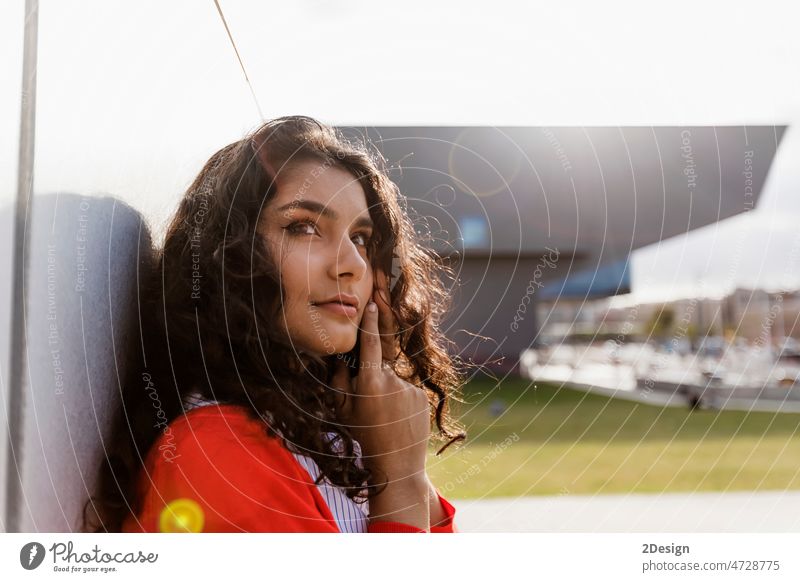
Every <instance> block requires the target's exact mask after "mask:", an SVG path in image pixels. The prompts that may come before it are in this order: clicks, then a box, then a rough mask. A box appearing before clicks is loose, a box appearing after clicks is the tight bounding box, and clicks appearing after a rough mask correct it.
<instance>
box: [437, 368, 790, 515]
mask: <svg viewBox="0 0 800 582" xmlns="http://www.w3.org/2000/svg"><path fill="white" fill-rule="evenodd" d="M463 399H464V400H465V403H463V404H462V403H457V405H456V407H454V409H453V413H454V416H456V417H457V418H459V419H460V421H461V423H462V424H463V425H464V426H465V427H466V430H467V434H468V437H467V441H466V443H465V444H464V445H462V446H460V447H458V445H453V446H451V447H450V448H449V449H448V450H447V451H445V452H444V453H443V454H442V455H441V456H439V457H436V456H435V455H433V454H431V455H430V457H429V459H428V473H429V475H430V476H431V480H432V481H433V482H434V484H435V485H436V486H437V487H438V488H439V490H440V492H441V493H442V495H444V496H445V497H452V498H454V499H464V498H476V497H481V498H488V497H506V496H522V495H559V494H562V495H579V494H583V495H585V494H595V493H597V494H604V493H633V492H638V493H644V492H648V493H655V492H691V491H755V490H784V489H800V414H773V413H766V412H752V413H746V412H731V411H725V412H720V411H694V412H692V411H690V410H689V409H688V407H687V408H686V409H683V408H663V407H659V406H651V405H647V404H640V403H635V402H627V401H624V400H618V399H613V398H606V397H603V396H597V395H590V394H586V393H584V392H580V391H577V390H570V389H567V388H560V387H559V386H557V385H552V384H545V383H541V382H535V383H534V382H532V381H529V380H523V379H518V378H514V379H507V380H505V381H503V382H502V383H499V384H498V383H497V382H495V381H494V380H491V379H484V378H481V379H475V380H473V381H471V382H470V383H469V384H468V385H467V386H465V387H464V390H463ZM493 403H494V406H493ZM500 403H502V404H503V405H504V409H505V410H504V411H502V412H501V411H500V409H501V408H503V407H501V406H500V405H499V404H500ZM493 408H496V409H497V410H494V411H493ZM456 447H458V448H456ZM431 450H432V451H433V450H435V449H434V448H433V447H432V449H431Z"/></svg>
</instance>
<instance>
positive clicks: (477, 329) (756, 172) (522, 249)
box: [342, 126, 785, 369]
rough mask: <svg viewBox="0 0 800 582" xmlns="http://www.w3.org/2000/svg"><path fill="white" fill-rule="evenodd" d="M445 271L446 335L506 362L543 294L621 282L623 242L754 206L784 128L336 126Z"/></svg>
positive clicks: (623, 285) (581, 292) (476, 357)
mask: <svg viewBox="0 0 800 582" xmlns="http://www.w3.org/2000/svg"><path fill="white" fill-rule="evenodd" d="M342 129H343V131H344V132H345V133H346V134H348V135H356V136H364V135H365V136H367V137H368V138H369V139H370V140H371V141H372V142H373V143H374V144H375V146H376V147H377V148H378V149H379V150H380V151H381V153H382V154H383V156H384V157H385V158H386V160H387V163H388V165H389V166H390V167H391V168H392V171H391V175H392V178H393V179H394V181H395V182H396V183H397V184H398V185H399V187H400V190H401V192H402V193H403V195H404V196H405V197H406V198H407V201H408V206H409V210H410V211H411V213H412V216H416V219H415V220H416V222H417V224H418V228H417V230H418V231H419V232H422V233H425V234H426V235H430V237H431V238H430V241H431V242H430V244H431V245H432V246H433V248H434V249H435V250H436V251H437V252H438V253H439V254H440V255H441V256H442V257H443V258H444V260H446V261H447V262H448V264H449V265H450V266H451V267H452V268H453V269H454V271H455V272H456V273H457V277H458V279H457V284H453V287H452V289H453V300H454V301H453V309H452V312H451V314H450V317H449V318H448V320H447V322H446V331H447V334H448V337H450V339H452V340H453V341H454V342H455V343H456V344H457V345H458V350H459V351H460V354H461V355H462V357H465V358H468V359H472V360H473V361H476V362H487V361H491V360H497V359H500V358H502V364H501V365H499V366H498V367H500V368H504V369H511V368H514V367H515V365H516V363H517V361H518V358H519V354H520V352H521V351H522V350H524V349H526V348H529V347H531V346H532V345H534V344H535V342H536V341H537V335H538V331H539V325H538V323H537V322H536V321H535V317H534V315H535V309H534V308H533V305H532V304H533V303H534V302H535V301H536V300H537V299H539V298H543V297H547V298H548V299H552V298H553V297H558V296H563V297H566V296H569V297H575V296H586V297H599V296H609V295H613V294H615V293H625V292H628V291H629V290H630V271H629V269H628V268H627V263H628V258H629V256H630V254H631V252H632V251H633V250H634V249H638V248H640V247H643V246H646V245H649V244H652V243H656V242H658V241H661V240H664V239H667V238H669V237H673V236H676V235H679V234H682V233H686V232H688V231H691V230H693V229H696V228H699V227H701V226H705V225H708V224H711V223H714V222H716V221H719V220H723V219H725V218H728V217H730V216H734V215H736V214H740V213H743V212H747V211H748V210H752V209H753V208H754V207H755V205H756V203H757V201H758V198H759V196H760V194H761V190H762V187H763V185H764V182H765V180H766V178H767V175H768V172H769V168H770V165H771V163H772V160H773V158H774V156H775V153H776V151H777V148H778V145H779V143H780V140H781V137H782V136H783V133H784V130H785V127H775V126H724V127H711V126H704V127H551V128H548V127H363V128H358V127H348V128H342Z"/></svg>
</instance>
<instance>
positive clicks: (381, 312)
mask: <svg viewBox="0 0 800 582" xmlns="http://www.w3.org/2000/svg"><path fill="white" fill-rule="evenodd" d="M375 281H376V285H377V286H376V289H375V292H374V293H373V301H375V303H376V304H377V305H378V331H379V332H380V335H381V349H382V350H381V351H382V353H383V358H384V359H386V360H390V361H394V360H396V359H397V358H398V357H399V355H400V338H399V337H398V336H397V332H398V329H399V326H398V325H397V319H396V318H395V316H394V313H393V312H392V306H391V295H390V294H389V289H388V279H387V278H386V276H385V275H384V273H383V272H382V271H380V270H378V271H377V272H376V277H375Z"/></svg>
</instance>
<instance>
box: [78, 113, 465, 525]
mask: <svg viewBox="0 0 800 582" xmlns="http://www.w3.org/2000/svg"><path fill="white" fill-rule="evenodd" d="M444 274H451V272H450V270H449V269H447V268H444V267H442V266H440V264H439V263H438V262H437V260H436V257H435V255H434V254H433V253H431V252H430V251H428V250H427V249H426V248H424V246H423V245H422V244H421V241H420V240H419V238H418V235H417V234H416V233H415V230H414V228H413V224H412V223H411V221H410V219H409V217H408V216H407V214H406V213H405V211H404V208H403V206H401V195H400V193H399V191H398V189H397V187H396V185H395V184H394V183H393V182H392V181H391V180H390V179H389V178H388V176H387V174H386V171H385V168H384V166H383V165H382V163H381V158H380V156H378V155H377V154H375V153H373V152H371V151H370V150H369V149H368V148H367V147H366V146H365V145H364V144H362V143H360V142H351V141H348V140H346V139H345V138H344V137H343V136H342V135H341V133H340V132H338V131H336V130H335V129H333V128H331V127H329V126H327V125H324V124H322V123H319V122H318V121H316V120H314V119H311V118H308V117H301V116H296V117H295V116H293V117H283V118H279V119H275V120H273V121H270V122H268V123H266V124H264V125H263V126H262V127H260V128H259V129H258V130H256V131H255V132H254V133H252V134H251V135H248V136H247V137H245V138H244V139H242V140H240V141H237V142H235V143H232V144H230V145H228V146H226V147H224V148H222V149H221V150H220V151H218V152H217V153H216V154H214V155H213V156H212V157H211V159H210V160H209V161H208V163H207V164H206V165H205V167H204V168H203V169H202V171H201V172H200V175H199V176H198V177H197V178H196V179H195V181H194V183H193V184H192V185H191V186H190V188H189V190H188V191H187V193H186V195H185V197H184V198H183V199H182V201H181V203H180V206H179V208H178V210H177V213H176V215H175V216H174V218H173V220H172V222H171V224H170V225H169V227H168V229H167V233H166V239H165V241H164V245H163V247H162V248H161V249H159V250H158V251H157V252H156V254H155V261H154V264H153V265H152V266H151V267H150V268H148V269H145V272H144V273H142V274H140V277H141V281H142V283H141V288H140V297H139V299H140V305H139V309H138V313H137V320H136V324H135V328H136V329H137V331H138V332H139V335H140V338H141V341H139V340H140V338H139V337H137V338H136V340H135V341H133V342H132V346H133V352H132V353H134V354H135V357H134V358H133V362H131V363H130V365H129V366H128V368H127V376H126V381H125V383H124V389H123V394H122V401H121V406H120V411H119V414H118V417H117V419H116V421H115V426H114V432H113V435H112V439H111V442H110V443H106V451H107V457H106V460H105V462H104V464H103V467H102V472H101V475H100V479H99V491H98V494H97V495H95V496H93V497H92V498H90V500H89V502H87V505H86V511H85V513H84V515H85V518H84V524H83V528H84V530H86V531H100V532H102V531H126V532H133V531H146V532H157V531H167V532H174V531H216V532H219V531H228V532H229V531H248V532H290V531H291V532H339V531H342V532H345V531H347V532H427V531H431V532H453V531H455V527H454V524H453V517H454V513H455V510H454V509H453V507H452V505H450V503H448V502H447V501H446V500H445V499H443V498H442V497H441V496H440V495H439V493H438V491H437V490H436V489H435V487H434V486H433V485H432V484H431V482H430V480H429V479H428V476H427V474H426V471H425V460H426V453H427V446H428V443H429V440H430V437H431V423H432V422H435V423H436V427H437V429H438V431H437V432H438V434H437V435H436V437H437V438H439V439H440V440H441V441H442V442H444V443H445V444H444V446H442V447H441V449H440V450H439V451H438V452H439V453H441V451H442V450H444V448H446V447H447V446H449V445H450V444H451V443H453V442H455V441H457V440H462V439H463V438H465V434H464V432H463V431H462V430H461V428H460V427H458V426H457V425H456V424H455V423H453V422H452V421H451V419H450V418H449V415H448V410H449V404H450V402H451V400H452V399H453V397H454V396H455V395H456V393H457V390H458V388H459V386H460V383H461V380H462V378H463V371H462V370H460V369H458V367H457V365H458V364H459V363H460V361H458V360H457V359H456V358H454V357H452V356H450V355H449V354H448V351H447V349H446V348H447V340H446V339H445V338H444V336H443V335H442V334H441V333H440V331H439V329H438V324H439V322H440V321H441V317H442V314H443V312H444V309H445V308H446V306H447V301H446V300H447V298H448V295H447V293H446V290H445V288H444V283H443V280H442V277H441V275H444Z"/></svg>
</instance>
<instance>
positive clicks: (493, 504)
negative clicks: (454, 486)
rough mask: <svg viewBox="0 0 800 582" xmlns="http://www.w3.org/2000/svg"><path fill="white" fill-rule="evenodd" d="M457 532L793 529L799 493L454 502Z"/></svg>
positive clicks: (799, 525) (798, 517)
mask: <svg viewBox="0 0 800 582" xmlns="http://www.w3.org/2000/svg"><path fill="white" fill-rule="evenodd" d="M453 505H455V507H456V510H457V514H456V526H457V528H458V529H459V530H460V531H462V532H698V533H699V532H752V533H761V532H795V533H800V491H786V492H782V491H774V492H773V491H769V492H760V493H751V492H732V493H663V494H654V495H643V494H635V495H598V496H596V497H593V496H591V495H587V496H578V495H561V496H554V497H519V498H497V499H485V500H477V499H476V500H473V499H461V500H454V501H453Z"/></svg>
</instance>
